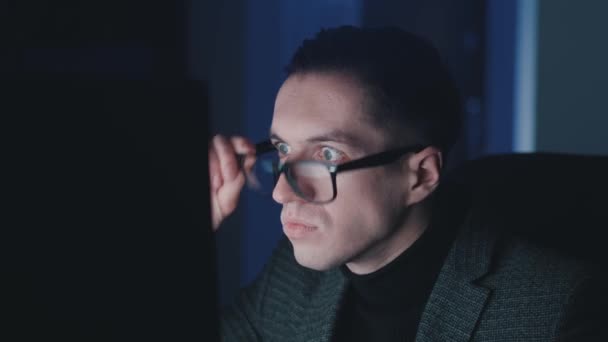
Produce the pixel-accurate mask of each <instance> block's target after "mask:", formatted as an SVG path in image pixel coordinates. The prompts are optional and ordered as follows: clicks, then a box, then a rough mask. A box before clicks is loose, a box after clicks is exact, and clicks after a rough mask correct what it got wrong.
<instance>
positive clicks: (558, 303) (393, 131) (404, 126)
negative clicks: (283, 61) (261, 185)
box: [209, 27, 587, 341]
mask: <svg viewBox="0 0 608 342" xmlns="http://www.w3.org/2000/svg"><path fill="white" fill-rule="evenodd" d="M287 75H288V78H287V79H286V81H285V82H284V84H283V85H282V87H281V89H280V90H279V92H278V94H277V97H276V101H275V108H274V114H273V119H272V124H271V128H270V142H271V143H272V146H273V147H274V148H275V149H276V152H275V154H276V157H277V159H278V163H277V164H276V165H275V170H274V171H275V173H276V174H277V176H278V179H277V181H276V186H275V187H274V190H273V193H272V196H273V198H274V200H275V201H277V202H278V203H280V204H281V205H282V206H283V209H282V211H281V217H280V219H281V223H282V225H283V231H284V233H285V235H286V236H287V240H286V241H283V243H281V245H280V246H279V247H278V248H277V250H276V252H275V254H274V255H273V257H272V259H271V260H270V261H269V263H268V265H267V266H266V268H265V270H264V271H263V273H262V274H261V275H260V276H259V277H258V279H257V280H256V281H255V282H254V284H252V285H251V286H250V287H249V288H247V289H246V290H245V291H244V292H243V294H242V295H241V296H240V298H239V299H238V300H237V302H236V303H235V305H234V306H233V307H232V308H231V309H230V310H229V311H228V312H226V313H225V315H224V317H223V321H222V333H223V337H224V339H225V340H227V341H414V340H416V341H469V340H473V341H494V340H501V341H502V340H505V341H511V340H512V341H515V340H517V341H529V340H535V341H549V340H555V339H557V338H558V337H561V338H564V337H571V338H573V339H576V338H577V336H580V335H576V334H579V333H581V334H582V333H587V332H586V331H585V328H586V327H585V326H584V325H581V324H578V323H580V322H581V319H580V318H579V317H580V316H579V314H578V313H579V312H582V311H584V310H581V309H580V305H578V306H577V307H575V308H573V304H572V303H582V302H584V301H581V300H579V299H578V298H580V297H581V295H579V294H578V293H579V292H580V291H577V289H579V288H583V287H586V286H587V285H586V284H587V283H586V279H587V278H586V273H585V270H584V269H583V268H582V267H580V266H579V265H578V264H577V263H573V262H570V261H568V260H565V259H562V258H560V257H558V256H555V255H552V254H548V253H546V252H545V251H541V250H539V249H537V248H535V247H533V246H531V245H528V244H526V243H524V242H520V241H518V240H515V239H503V240H500V241H499V238H498V235H497V234H493V233H492V231H491V230H488V229H477V227H475V225H474V224H472V223H471V222H470V220H469V219H467V220H464V219H459V218H458V217H457V216H454V217H455V218H454V219H452V216H449V215H447V214H444V213H443V212H440V211H438V209H437V206H436V204H435V203H433V202H434V201H433V200H434V197H435V196H434V193H435V192H436V189H437V188H438V186H439V183H440V178H441V177H440V175H441V169H442V166H443V164H444V161H445V158H446V154H447V153H448V151H449V149H450V147H451V146H452V145H453V144H454V142H455V140H456V138H457V135H458V128H459V127H460V103H459V96H458V93H457V91H456V88H455V86H454V84H453V82H452V81H451V79H450V77H449V75H448V72H447V70H446V68H445V67H444V65H443V64H442V62H441V60H440V58H439V56H438V53H437V52H436V50H435V49H434V48H433V47H432V46H431V45H429V44H428V43H427V42H425V41H424V40H422V39H420V38H418V37H416V36H414V35H411V34H408V33H406V32H403V31H401V30H399V29H395V28H385V29H359V28H354V27H340V28H336V29H329V30H323V31H321V32H320V33H318V34H317V36H316V37H315V38H314V39H312V40H306V41H304V43H303V44H302V45H301V46H300V48H299V49H298V50H297V52H296V53H295V55H294V57H293V59H292V61H291V63H290V64H289V65H288V67H287ZM255 153H256V151H255V147H254V146H253V144H252V143H251V142H249V141H247V140H246V139H245V138H242V137H233V138H230V139H227V138H224V137H222V136H216V137H215V138H214V140H213V143H212V147H211V149H210V151H209V158H210V177H211V184H212V187H211V192H212V194H211V196H212V203H213V207H212V213H213V224H214V228H215V229H217V227H218V226H219V225H220V223H221V222H222V220H223V219H224V218H225V217H226V216H227V215H229V214H230V213H232V212H233V211H234V210H235V209H236V204H237V200H238V196H239V192H240V191H241V189H242V187H243V186H244V184H245V182H246V181H247V178H248V175H249V173H250V170H251V168H252V166H253V164H254V160H255V156H254V155H255ZM239 154H240V155H243V156H244V159H243V160H242V163H239V159H238V158H237V155H239ZM241 166H242V167H241ZM463 220H464V222H463ZM260 229H264V228H263V227H260ZM551 267H552V268H551ZM549 269H555V270H559V271H560V273H559V274H557V273H551V272H550V271H549ZM572 298H576V299H577V300H572ZM573 313H576V315H575V314H573ZM583 314H584V313H583ZM584 336H587V335H584Z"/></svg>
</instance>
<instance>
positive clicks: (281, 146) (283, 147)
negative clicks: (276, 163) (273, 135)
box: [274, 143, 290, 155]
mask: <svg viewBox="0 0 608 342" xmlns="http://www.w3.org/2000/svg"><path fill="white" fill-rule="evenodd" d="M274 146H275V147H276V148H277V151H279V155H287V154H289V152H290V149H289V145H287V144H286V143H277V144H275V145H274Z"/></svg>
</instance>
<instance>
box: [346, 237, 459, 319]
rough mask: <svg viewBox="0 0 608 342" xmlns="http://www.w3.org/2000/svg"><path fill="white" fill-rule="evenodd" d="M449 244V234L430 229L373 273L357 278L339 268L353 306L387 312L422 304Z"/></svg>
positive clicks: (370, 311)
mask: <svg viewBox="0 0 608 342" xmlns="http://www.w3.org/2000/svg"><path fill="white" fill-rule="evenodd" d="M451 241H452V239H451V234H448V233H447V232H446V231H442V230H441V229H439V227H433V226H430V227H428V228H427V229H426V230H425V231H424V233H423V234H422V235H421V236H420V237H419V238H418V239H417V240H416V241H415V242H414V243H413V244H412V245H411V246H410V247H409V248H408V249H407V250H405V251H404V252H403V253H401V254H400V255H399V256H398V257H397V258H395V259H394V260H392V261H391V262H390V263H388V264H387V265H385V266H384V267H382V268H380V269H379V270H377V271H375V272H372V273H369V274H364V275H358V274H354V273H352V272H351V271H350V270H349V269H348V267H346V266H342V267H341V271H342V273H343V274H344V275H345V276H346V278H347V279H348V280H349V282H350V286H351V291H352V292H351V294H352V295H353V296H354V298H353V299H355V302H356V303H357V305H356V306H357V307H358V308H359V309H360V310H365V311H368V312H369V313H373V312H384V313H390V312H399V311H402V310H404V308H407V307H413V306H418V305H421V304H424V302H426V299H427V298H428V295H429V293H430V290H431V289H432V287H433V283H434V282H435V279H436V277H437V275H438V273H439V270H440V268H441V265H442V264H443V259H444V258H445V256H446V255H447V251H448V249H449V245H450V242H451Z"/></svg>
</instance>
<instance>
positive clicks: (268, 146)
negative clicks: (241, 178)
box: [236, 140, 275, 165]
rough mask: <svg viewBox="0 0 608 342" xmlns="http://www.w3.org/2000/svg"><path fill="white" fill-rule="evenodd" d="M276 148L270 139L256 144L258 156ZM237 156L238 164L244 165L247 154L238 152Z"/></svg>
mask: <svg viewBox="0 0 608 342" xmlns="http://www.w3.org/2000/svg"><path fill="white" fill-rule="evenodd" d="M274 149H275V147H274V145H273V144H272V142H271V141H270V140H264V141H260V142H258V143H257V144H255V154H256V156H259V155H262V154H264V153H268V152H270V151H273V150H274ZM236 158H237V161H238V164H239V165H243V161H244V159H245V155H244V154H241V153H237V154H236Z"/></svg>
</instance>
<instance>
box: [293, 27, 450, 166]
mask: <svg viewBox="0 0 608 342" xmlns="http://www.w3.org/2000/svg"><path fill="white" fill-rule="evenodd" d="M286 72H287V76H290V75H292V74H300V73H307V72H321V73H323V72H330V73H331V72H338V73H345V74H348V75H352V76H354V77H355V78H356V79H358V80H359V81H360V82H361V84H362V85H363V86H364V88H365V89H366V91H367V93H368V94H369V96H368V97H369V99H366V101H365V102H366V108H367V111H369V112H370V114H371V115H370V117H371V119H372V123H374V124H375V125H376V126H378V127H381V128H384V129H387V130H388V132H389V134H390V135H391V138H392V139H390V140H391V141H392V142H394V143H402V144H403V143H420V144H425V145H433V146H436V147H438V148H439V149H441V151H442V152H443V153H444V154H446V153H447V152H448V151H449V149H450V148H451V147H452V146H453V145H454V143H455V141H456V140H457V138H458V135H459V133H460V127H461V124H462V113H461V112H462V106H461V100H460V95H459V92H458V90H457V87H456V86H455V84H454V82H453V80H452V78H451V76H450V74H449V72H448V70H447V67H446V66H445V65H444V63H443V62H442V60H441V58H440V56H439V53H438V51H437V50H436V49H435V48H434V47H433V46H432V44H430V43H429V42H427V41H426V40H424V39H422V38H420V37H418V36H416V35H414V34H411V33H408V32H405V31H403V30H401V29H399V28H396V27H385V28H357V27H353V26H341V27H337V28H331V29H323V30H321V31H320V32H319V33H317V35H316V36H315V37H314V38H313V39H307V40H304V42H303V43H302V45H300V47H299V48H298V49H297V51H296V53H295V54H294V56H293V58H292V60H291V62H290V63H289V64H288V65H287V67H286ZM404 140H406V141H404Z"/></svg>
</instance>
